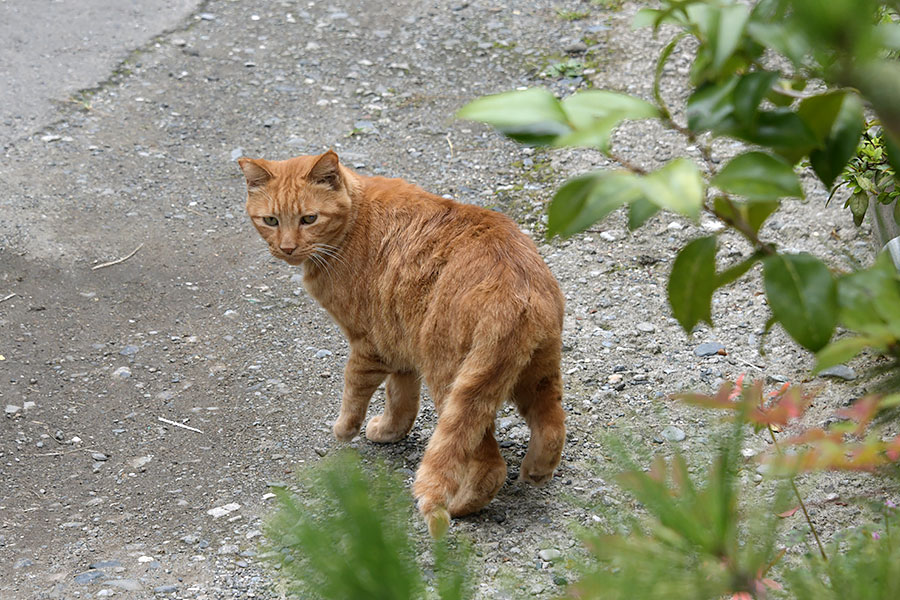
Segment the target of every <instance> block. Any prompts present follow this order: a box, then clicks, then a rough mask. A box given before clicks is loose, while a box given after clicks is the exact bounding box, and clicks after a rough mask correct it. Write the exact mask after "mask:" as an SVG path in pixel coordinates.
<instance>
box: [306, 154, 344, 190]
mask: <svg viewBox="0 0 900 600" xmlns="http://www.w3.org/2000/svg"><path fill="white" fill-rule="evenodd" d="M306 178H307V179H308V180H309V181H311V182H312V183H321V184H324V185H327V186H328V187H330V188H331V189H333V190H339V189H341V187H342V185H343V177H342V176H341V166H340V162H339V161H338V155H337V154H335V153H334V150H329V151H328V152H326V153H325V154H323V155H322V156H320V157H319V160H317V161H316V164H314V165H313V168H312V169H310V170H309V174H308V175H307V176H306Z"/></svg>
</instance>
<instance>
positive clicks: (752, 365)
mask: <svg viewBox="0 0 900 600" xmlns="http://www.w3.org/2000/svg"><path fill="white" fill-rule="evenodd" d="M734 359H735V360H736V361H738V362H739V363H742V364H744V365H747V366H748V367H753V368H754V369H759V370H760V371H765V369H764V368H763V367H761V366H759V365H754V364H753V363H752V362H750V361H749V360H744V359H743V358H739V357H737V356H735V357H734Z"/></svg>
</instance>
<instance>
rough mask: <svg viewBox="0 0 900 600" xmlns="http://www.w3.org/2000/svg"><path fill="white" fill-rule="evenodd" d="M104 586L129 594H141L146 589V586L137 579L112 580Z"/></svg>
mask: <svg viewBox="0 0 900 600" xmlns="http://www.w3.org/2000/svg"><path fill="white" fill-rule="evenodd" d="M104 584H105V585H108V586H110V587H116V588H119V589H120V590H126V591H128V592H140V591H142V590H143V589H144V586H142V585H141V583H140V582H139V581H138V580H136V579H112V580H110V581H105V582H104Z"/></svg>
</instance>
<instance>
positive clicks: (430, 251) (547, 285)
mask: <svg viewBox="0 0 900 600" xmlns="http://www.w3.org/2000/svg"><path fill="white" fill-rule="evenodd" d="M365 196H366V198H367V201H368V202H370V203H371V204H372V205H374V207H375V211H374V212H376V213H378V215H377V217H376V218H375V219H374V221H375V223H373V224H372V225H374V226H375V228H376V230H377V233H376V236H381V249H380V252H379V254H380V255H382V256H383V257H384V258H385V265H386V268H387V269H388V270H389V271H394V272H395V273H393V274H392V278H393V277H394V276H396V275H397V273H396V272H397V271H399V272H400V273H406V274H408V275H411V276H413V277H427V276H432V277H433V278H434V279H436V280H437V279H440V280H441V281H442V283H443V286H442V287H450V288H451V290H450V291H453V292H454V293H455V292H457V291H462V290H473V289H474V288H476V287H477V288H480V289H482V290H485V289H488V290H492V291H493V293H495V294H502V295H504V296H508V297H518V298H523V299H529V300H528V302H532V303H533V302H536V301H538V300H539V299H538V298H537V297H535V295H537V296H539V297H540V300H543V302H538V303H539V304H549V306H548V309H549V308H550V307H551V306H552V309H551V312H553V313H557V312H560V311H561V307H562V302H563V300H562V294H561V292H560V290H559V285H558V283H557V282H556V278H555V277H554V276H553V275H552V273H551V272H550V270H549V268H548V267H547V265H546V264H545V263H544V261H543V259H542V258H541V256H540V254H539V253H538V250H537V247H536V246H535V244H534V242H533V241H532V240H531V238H530V237H528V236H527V235H526V234H525V233H523V232H522V231H521V230H520V229H519V226H518V225H517V224H516V222H515V221H513V220H512V219H510V218H509V217H507V216H506V215H504V214H502V213H499V212H496V211H492V210H489V209H486V208H482V207H479V206H475V205H472V204H465V203H462V202H456V201H454V200H451V199H448V198H443V197H441V196H436V195H434V194H431V193H429V192H427V191H425V190H423V189H422V188H420V187H418V186H416V185H414V184H412V183H409V182H407V181H405V180H402V179H388V178H384V177H371V178H367V179H366V181H365ZM438 276H440V277H438ZM436 282H437V281H436ZM443 291H444V292H446V291H448V290H443Z"/></svg>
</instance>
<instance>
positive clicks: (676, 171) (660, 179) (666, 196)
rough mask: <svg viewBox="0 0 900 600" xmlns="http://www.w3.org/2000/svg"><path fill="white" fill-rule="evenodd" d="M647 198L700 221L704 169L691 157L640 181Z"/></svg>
mask: <svg viewBox="0 0 900 600" xmlns="http://www.w3.org/2000/svg"><path fill="white" fill-rule="evenodd" d="M639 181H640V183H641V187H642V188H643V191H644V196H645V197H646V198H647V199H649V200H650V201H651V202H653V203H654V204H656V205H657V206H659V207H660V208H664V209H666V210H670V211H672V212H675V213H678V214H680V215H684V216H686V217H690V218H692V219H697V218H698V217H699V216H700V208H701V207H702V206H703V200H704V194H705V192H704V189H703V177H702V176H701V175H700V169H698V168H697V165H695V164H694V163H693V162H692V161H690V160H689V159H687V158H676V159H674V160H672V161H670V162H669V163H667V164H666V165H665V166H664V167H663V168H661V169H659V170H657V171H654V172H652V173H650V174H649V175H645V176H644V177H642V178H640V179H639Z"/></svg>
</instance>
